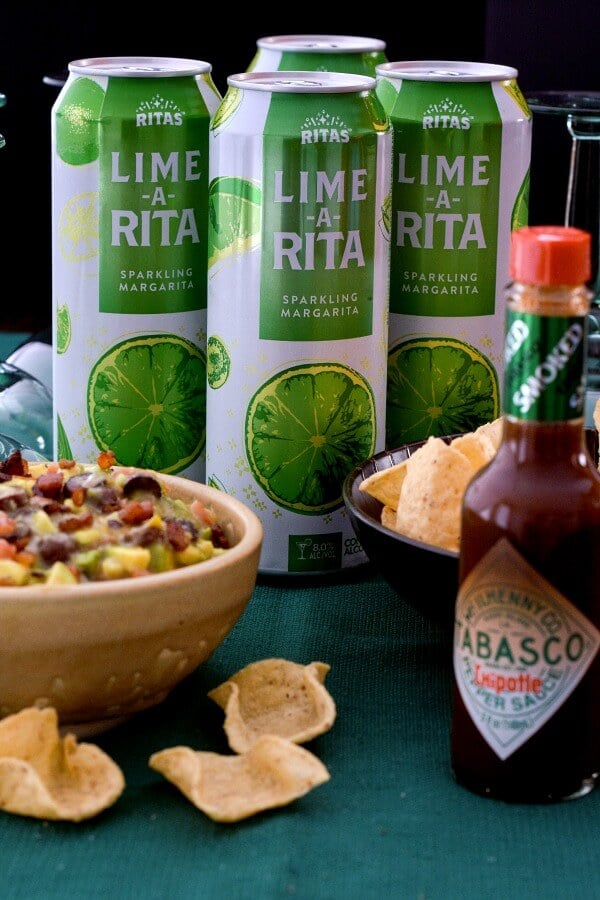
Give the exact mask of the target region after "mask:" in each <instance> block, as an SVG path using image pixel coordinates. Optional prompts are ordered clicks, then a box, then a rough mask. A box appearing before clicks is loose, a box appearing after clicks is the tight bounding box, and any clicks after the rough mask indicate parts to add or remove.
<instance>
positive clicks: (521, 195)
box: [510, 169, 530, 231]
mask: <svg viewBox="0 0 600 900" xmlns="http://www.w3.org/2000/svg"><path fill="white" fill-rule="evenodd" d="M529 183H530V171H529V169H528V170H527V174H526V175H525V178H524V179H523V182H522V184H521V187H520V188H519V192H518V194H517V196H516V199H515V205H514V206H513V209H512V214H511V217H510V228H511V231H514V230H515V228H522V227H523V226H524V225H527V223H528V222H529Z"/></svg>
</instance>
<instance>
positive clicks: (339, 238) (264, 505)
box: [206, 71, 391, 573]
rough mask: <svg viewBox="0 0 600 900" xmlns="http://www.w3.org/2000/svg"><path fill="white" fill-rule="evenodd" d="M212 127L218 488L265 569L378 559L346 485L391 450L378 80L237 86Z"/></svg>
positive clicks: (212, 374) (302, 569)
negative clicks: (247, 516) (238, 510)
mask: <svg viewBox="0 0 600 900" xmlns="http://www.w3.org/2000/svg"><path fill="white" fill-rule="evenodd" d="M228 85H229V87H228V90H227V93H226V94H225V97H224V100H223V103H222V104H221V106H220V107H219V109H218V110H217V112H216V114H215V116H214V118H213V120H212V125H211V143H210V225H209V241H210V255H209V261H208V265H209V269H208V325H207V334H208V349H207V356H208V362H207V365H208V389H207V404H206V473H207V482H208V483H209V484H211V485H213V486H216V487H219V488H222V489H223V490H225V491H227V492H228V493H230V494H233V495H234V496H236V497H238V498H239V499H240V500H242V501H243V502H245V503H246V504H247V505H248V506H250V507H251V508H252V509H253V510H254V511H255V512H256V513H257V514H258V516H259V518H260V519H261V521H262V523H263V526H264V533H265V535H264V543H263V550H262V556H261V562H260V570H261V571H262V572H270V573H316V572H332V571H337V570H340V569H343V568H347V567H351V566H356V565H358V564H359V563H364V562H365V561H366V557H365V554H364V551H363V550H362V547H361V546H360V544H359V543H358V541H357V540H356V537H355V535H354V532H353V530H352V525H351V522H350V520H349V518H348V516H347V514H346V511H345V506H344V503H343V498H342V486H343V481H344V478H345V476H346V475H347V474H348V472H349V471H350V470H351V469H352V468H353V467H354V466H355V465H356V464H357V463H358V462H360V461H361V460H364V459H365V458H367V457H368V456H370V455H371V454H372V453H374V452H375V451H377V450H379V449H382V448H383V446H384V436H385V385H386V361H387V336H388V270H389V234H388V232H387V223H386V221H385V218H384V212H385V199H386V197H387V196H388V195H389V190H390V176H391V131H390V128H389V122H388V119H387V116H386V115H385V113H384V110H383V108H382V106H381V103H380V102H379V100H378V98H377V95H376V93H375V79H374V78H370V77H366V76H361V75H353V74H350V75H349V74H341V73H332V72H300V71H297V72H278V73H277V72H264V73H260V72H251V73H242V74H239V75H232V76H230V77H229V78H228Z"/></svg>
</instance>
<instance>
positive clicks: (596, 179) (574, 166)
mask: <svg viewBox="0 0 600 900" xmlns="http://www.w3.org/2000/svg"><path fill="white" fill-rule="evenodd" d="M525 97H526V99H527V103H528V104H529V107H530V109H531V110H532V112H533V113H534V114H544V115H551V116H561V117H562V118H563V119H564V121H565V128H566V129H567V131H568V133H569V134H570V136H571V154H570V162H569V175H568V181H567V185H566V202H565V220H564V224H565V225H573V226H575V227H576V228H583V229H585V230H586V231H589V232H590V234H591V235H592V273H591V278H590V280H589V282H588V287H589V288H590V290H591V291H592V292H593V299H592V308H591V312H590V316H589V328H588V348H587V389H588V393H589V395H590V400H591V401H592V402H591V403H588V404H587V407H588V413H586V420H588V424H593V422H591V421H589V419H590V415H589V413H590V412H591V410H592V408H593V404H595V401H596V399H598V398H599V397H600V264H599V263H600V91H537V92H531V93H526V94H525Z"/></svg>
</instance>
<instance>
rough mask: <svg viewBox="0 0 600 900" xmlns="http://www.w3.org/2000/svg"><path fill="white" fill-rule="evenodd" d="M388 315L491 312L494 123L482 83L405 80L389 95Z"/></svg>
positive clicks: (498, 126) (498, 137)
mask: <svg viewBox="0 0 600 900" xmlns="http://www.w3.org/2000/svg"><path fill="white" fill-rule="evenodd" d="M396 97H397V101H396V104H397V106H398V107H400V108H401V113H400V115H399V116H398V115H397V113H395V106H396V104H395V106H394V107H392V109H391V110H390V116H391V117H392V121H393V122H394V139H395V149H394V171H393V173H392V210H393V214H392V248H391V283H392V285H393V289H392V292H391V311H392V312H401V313H405V314H414V315H420V316H465V315H469V316H473V315H489V314H492V313H493V312H494V308H495V282H496V257H497V235H498V207H499V200H500V191H499V185H500V158H501V150H502V120H501V118H500V114H499V112H498V107H497V104H496V102H495V100H494V95H493V93H492V90H491V87H490V85H489V84H479V85H473V84H467V85H466V87H465V86H461V85H455V86H453V89H452V92H451V98H450V97H449V92H448V85H447V84H445V83H439V82H429V83H419V82H414V81H405V82H403V84H402V90H401V91H400V92H399V93H398V94H397V95H396Z"/></svg>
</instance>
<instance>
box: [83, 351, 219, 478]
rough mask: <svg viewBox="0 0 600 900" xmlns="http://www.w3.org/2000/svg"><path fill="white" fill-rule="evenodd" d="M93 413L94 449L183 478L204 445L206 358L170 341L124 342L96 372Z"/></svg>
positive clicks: (90, 394)
mask: <svg viewBox="0 0 600 900" xmlns="http://www.w3.org/2000/svg"><path fill="white" fill-rule="evenodd" d="M87 411H88V419H89V422H90V427H91V429H92V434H93V436H94V440H95V441H96V444H97V445H98V447H99V448H100V450H112V451H113V452H114V454H115V456H116V458H117V460H118V461H119V462H120V463H121V464H122V465H126V466H128V465H137V466H142V467H145V468H150V469H156V470H157V471H162V472H172V473H175V472H179V471H181V469H185V468H186V467H187V466H189V465H191V463H192V462H193V461H194V460H195V459H196V458H197V457H198V456H199V455H200V453H201V452H202V450H203V449H204V446H205V438H206V359H205V356H204V354H203V353H202V351H201V350H199V349H198V348H197V347H196V346H195V345H194V344H192V343H191V342H190V341H186V340H184V339H183V338H180V337H177V336H176V335H171V334H161V335H156V334H154V335H145V336H140V337H135V338H132V339H130V340H125V341H121V342H120V343H119V344H116V345H115V346H114V347H111V349H110V350H109V351H108V352H107V353H105V354H104V356H102V357H101V358H100V359H99V360H98V361H97V362H96V364H95V365H94V367H93V369H92V371H91V374H90V377H89V381H88V388H87Z"/></svg>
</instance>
